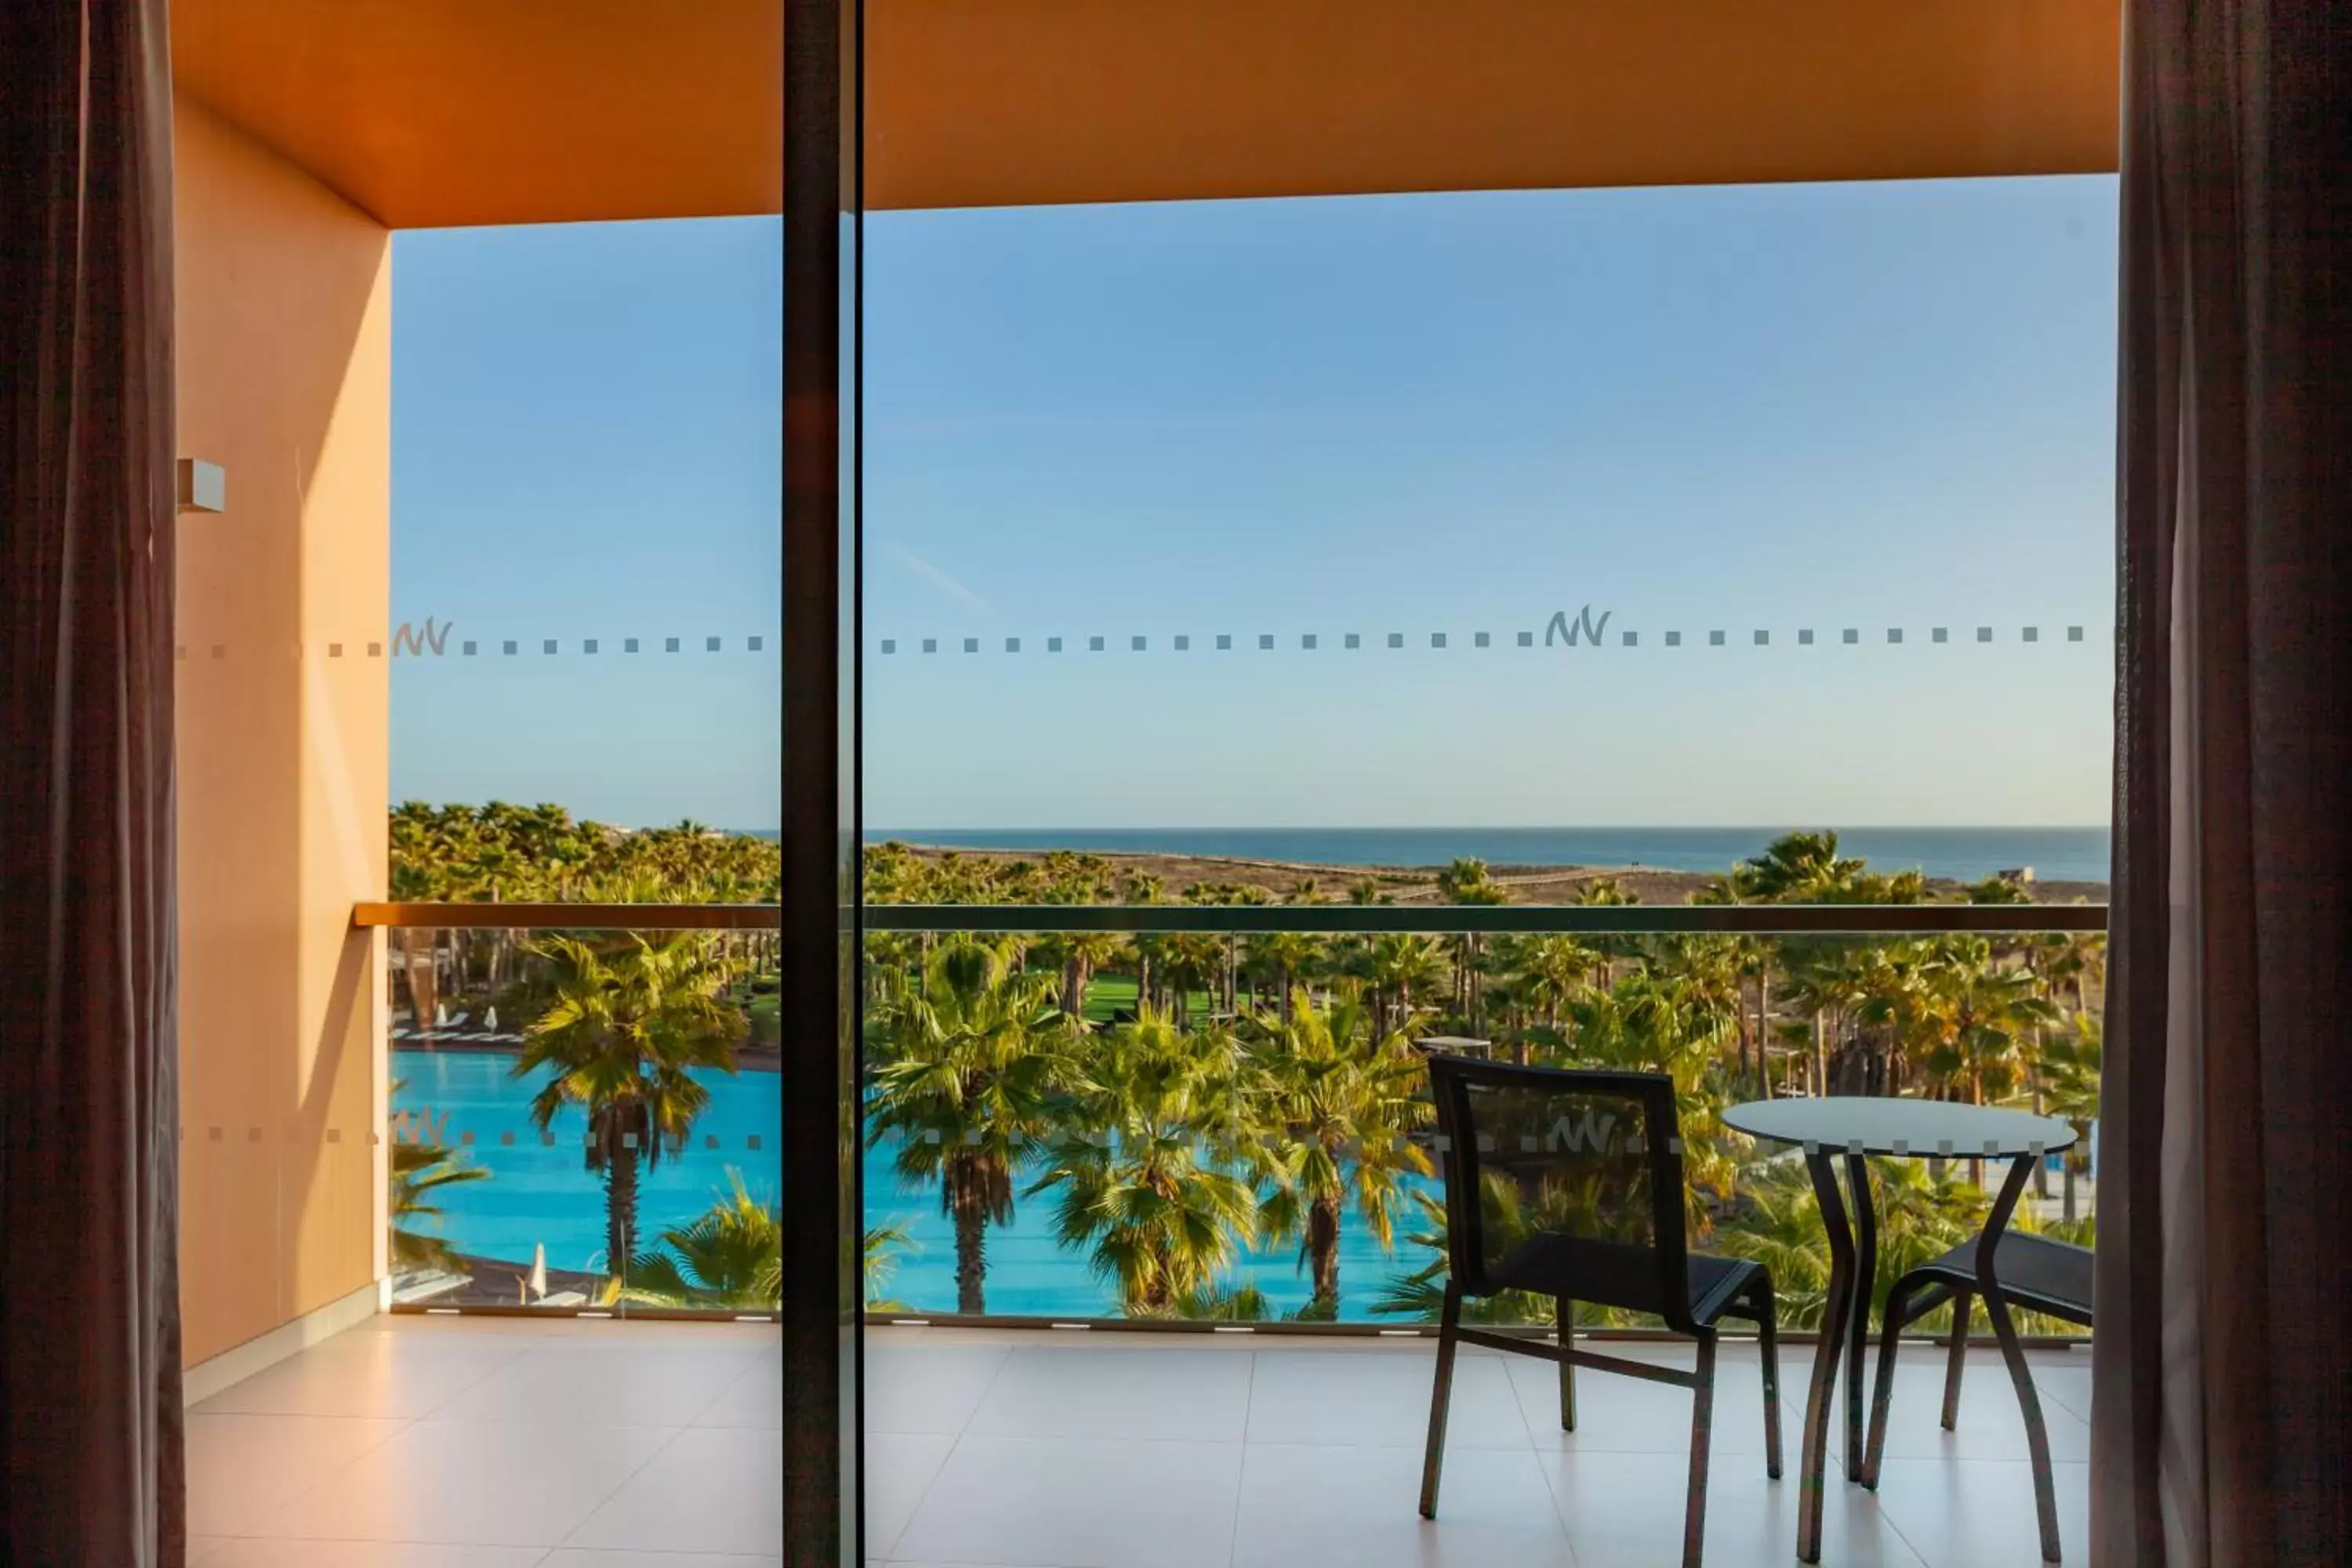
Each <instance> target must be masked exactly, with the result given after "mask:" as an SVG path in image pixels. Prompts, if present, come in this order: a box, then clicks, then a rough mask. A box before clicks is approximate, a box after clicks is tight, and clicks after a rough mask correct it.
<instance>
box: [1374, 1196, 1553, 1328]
mask: <svg viewBox="0 0 2352 1568" xmlns="http://www.w3.org/2000/svg"><path fill="white" fill-rule="evenodd" d="M1481 1185H1482V1186H1483V1188H1484V1195H1483V1198H1482V1202H1483V1203H1484V1205H1485V1211H1484V1215H1483V1218H1484V1219H1485V1221H1486V1245H1487V1247H1489V1248H1491V1249H1493V1250H1494V1251H1496V1254H1497V1255H1500V1254H1502V1253H1507V1252H1508V1251H1510V1250H1511V1249H1512V1248H1513V1247H1517V1246H1518V1245H1520V1244H1521V1243H1522V1242H1524V1241H1525V1240H1526V1239H1527V1238H1528V1237H1529V1236H1530V1235H1531V1234H1532V1232H1533V1228H1534V1227H1533V1226H1532V1225H1531V1223H1530V1222H1529V1220H1528V1217H1527V1215H1526V1213H1525V1208H1524V1205H1525V1196H1524V1194H1522V1193H1521V1192H1520V1190H1519V1187H1518V1184H1517V1183H1515V1182H1513V1181H1511V1180H1510V1179H1509V1178H1508V1177H1507V1176H1503V1175H1499V1174H1497V1173H1494V1172H1488V1173H1487V1174H1486V1180H1485V1181H1484V1182H1483V1183H1482V1184H1481ZM1412 1202H1413V1206H1414V1207H1415V1208H1417V1209H1419V1210H1420V1211H1421V1221H1422V1228H1421V1229H1419V1230H1416V1231H1414V1232H1412V1234H1411V1235H1409V1236H1407V1237H1405V1240H1406V1241H1408V1242H1410V1243H1411V1244H1412V1246H1414V1247H1422V1248H1424V1249H1426V1250H1427V1251H1428V1252H1429V1253H1430V1254H1431V1255H1432V1256H1431V1257H1430V1258H1429V1260H1428V1261H1427V1262H1425V1263H1423V1265H1422V1266H1421V1267H1420V1268H1416V1269H1414V1270H1413V1271H1412V1273H1411V1274H1408V1275H1405V1276H1404V1277H1403V1278H1402V1279H1391V1280H1390V1281H1389V1282H1388V1283H1387V1284H1386V1285H1384V1286H1382V1287H1381V1293H1380V1295H1379V1297H1378V1298H1377V1299H1375V1300H1373V1302H1372V1310H1373V1312H1374V1313H1375V1314H1377V1315H1379V1316H1381V1317H1398V1318H1418V1319H1420V1320H1421V1321H1423V1322H1425V1323H1433V1322H1436V1321H1438V1319H1439V1318H1440V1317H1441V1316H1442V1315H1443V1313H1444V1307H1445V1281H1446V1279H1447V1277H1448V1276H1449V1275H1451V1274H1452V1272H1453V1269H1452V1266H1451V1265H1450V1263H1449V1262H1448V1259H1449V1258H1450V1257H1451V1256H1452V1255H1451V1253H1450V1252H1449V1251H1448V1250H1447V1237H1448V1232H1447V1229H1446V1222H1445V1205H1444V1204H1443V1203H1442V1202H1440V1201H1439V1200H1438V1199H1436V1198H1433V1197H1432V1196H1431V1195H1430V1194H1427V1193H1420V1192H1417V1193H1414V1194H1412ZM1461 1312H1462V1320H1463V1321H1465V1322H1470V1323H1550V1322H1553V1321H1556V1320H1557V1319H1558V1318H1559V1306H1558V1304H1557V1303H1556V1302H1555V1301H1554V1300H1552V1298H1551V1297H1549V1296H1538V1295H1536V1294H1534V1293H1533V1292H1530V1291H1526V1290H1501V1291H1497V1292H1496V1293H1495V1294H1494V1295H1492V1296H1474V1297H1471V1298H1469V1299H1468V1300H1465V1301H1464V1302H1463V1303H1462V1306H1461Z"/></svg>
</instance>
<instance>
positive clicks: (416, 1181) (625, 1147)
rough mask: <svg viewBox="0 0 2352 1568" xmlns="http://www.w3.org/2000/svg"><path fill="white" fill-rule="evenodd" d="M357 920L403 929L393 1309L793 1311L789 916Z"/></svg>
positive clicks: (704, 909) (398, 952)
mask: <svg viewBox="0 0 2352 1568" xmlns="http://www.w3.org/2000/svg"><path fill="white" fill-rule="evenodd" d="M360 914H361V919H362V921H363V922H364V923H374V924H385V925H390V926H392V927H393V928H394V929H392V930H390V931H387V933H386V936H387V942H388V952H387V963H386V971H387V973H386V983H387V985H388V988H389V998H390V1008H391V1012H390V1017H391V1023H390V1027H389V1041H388V1045H389V1051H390V1066H389V1078H390V1089H391V1093H390V1098H389V1121H388V1124H387V1126H386V1128H385V1130H384V1141H385V1142H386V1143H387V1144H388V1145H389V1161H388V1180H389V1183H390V1190H389V1193H388V1194H387V1209H388V1213H389V1215H390V1225H391V1235H390V1237H389V1247H390V1252H391V1260H390V1261H391V1269H392V1281H393V1301H394V1306H395V1307H396V1308H409V1309H424V1310H435V1309H446V1308H459V1309H482V1308H498V1309H522V1310H534V1309H535V1310H549V1311H565V1312H575V1313H610V1314H613V1315H614V1316H627V1315H644V1314H649V1313H650V1314H656V1315H666V1314H674V1313H696V1314H709V1313H715V1314H720V1315H729V1316H739V1317H740V1316H762V1317H764V1316H769V1315H772V1314H773V1313H775V1312H776V1311H777V1310H778V1309H779V1303H780V1301H781V1289H782V1285H781V1274H780V1268H781V1263H780V1250H779V1246H780V1237H781V1230H780V1212H779V1209H778V1203H777V1199H778V1180H779V1175H780V1172H781V1152H780V1151H779V1149H778V1146H777V1141H776V1140H777V1128H778V1126H779V1124H780V1122H781V1119H782V1097H781V1089H780V1079H779V1075H778V1070H777V1069H778V1065H779V1057H780V1051H779V1037H778V1032H777V961H778V955H779V947H778V936H777V924H776V914H775V910H774V909H773V908H772V907H764V908H763V907H757V906H740V905H730V906H708V905H706V906H674V907H656V906H644V905H638V906H588V907H582V908H579V909H576V910H564V909H563V908H562V907H561V906H553V905H530V906H524V905H497V904H484V905H477V906H472V907H470V908H468V907H464V906H451V905H446V904H445V905H411V906H401V905H390V906H371V907H367V908H363V909H362V910H361V912H360ZM418 920H422V921H431V922H433V923H430V924H422V925H420V924H415V923H408V922H410V921H418ZM493 921H496V922H507V921H512V922H515V923H513V924H506V923H497V924H493V923H491V922H493Z"/></svg>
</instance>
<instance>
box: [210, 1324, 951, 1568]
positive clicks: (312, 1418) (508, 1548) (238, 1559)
mask: <svg viewBox="0 0 2352 1568" xmlns="http://www.w3.org/2000/svg"><path fill="white" fill-rule="evenodd" d="M782 1410H783V1351H782V1342H781V1340H780V1337H779V1331H778V1330H777V1329H775V1328H774V1327H772V1326H770V1325H765V1324H741V1323H710V1324H704V1323H676V1324H672V1323H645V1322H637V1323H624V1322H595V1321H591V1322H579V1321H541V1322H533V1321H524V1320H515V1319H504V1320H499V1319H480V1318H467V1319H452V1318H415V1317H398V1318H393V1317H386V1318H377V1319H374V1320H373V1321H370V1322H368V1323H366V1324H364V1325H362V1326H361V1327H360V1328H356V1329H353V1330H352V1331H350V1332H348V1333H344V1334H341V1335H338V1336H337V1337H336V1338H334V1339H332V1340H330V1341H328V1342H326V1343H324V1344H321V1345H319V1346H317V1347H315V1348H313V1349H311V1350H310V1351H307V1352H304V1353H303V1354H301V1355H299V1356H297V1357H295V1358H294V1359H293V1360H291V1361H288V1362H284V1363H279V1364H278V1365H277V1366H274V1367H272V1368H270V1369H269V1370H268V1371H267V1372H265V1373H261V1374H260V1375H258V1376H257V1377H253V1378H249V1379H247V1381H246V1382H244V1383H241V1384H237V1385H236V1387H234V1388H230V1389H227V1390H226V1391H224V1392H222V1393H220V1394H215V1396H214V1397H212V1398H211V1399H208V1400H206V1401H205V1402H204V1403H203V1404H202V1405H197V1406H196V1407H195V1408H194V1410H192V1411H191V1412H190V1413H189V1415H188V1493H189V1496H188V1509H189V1522H190V1528H191V1531H192V1533H193V1534H194V1538H195V1541H194V1551H193V1552H192V1553H191V1555H190V1559H189V1561H190V1563H191V1568H781V1565H782V1561H783V1510H782V1500H781V1497H780V1494H779V1491H778V1489H779V1487H780V1486H781V1485H782V1468H783V1453H782ZM940 1441H941V1442H945V1441H947V1439H945V1438H941V1439H940Z"/></svg>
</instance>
